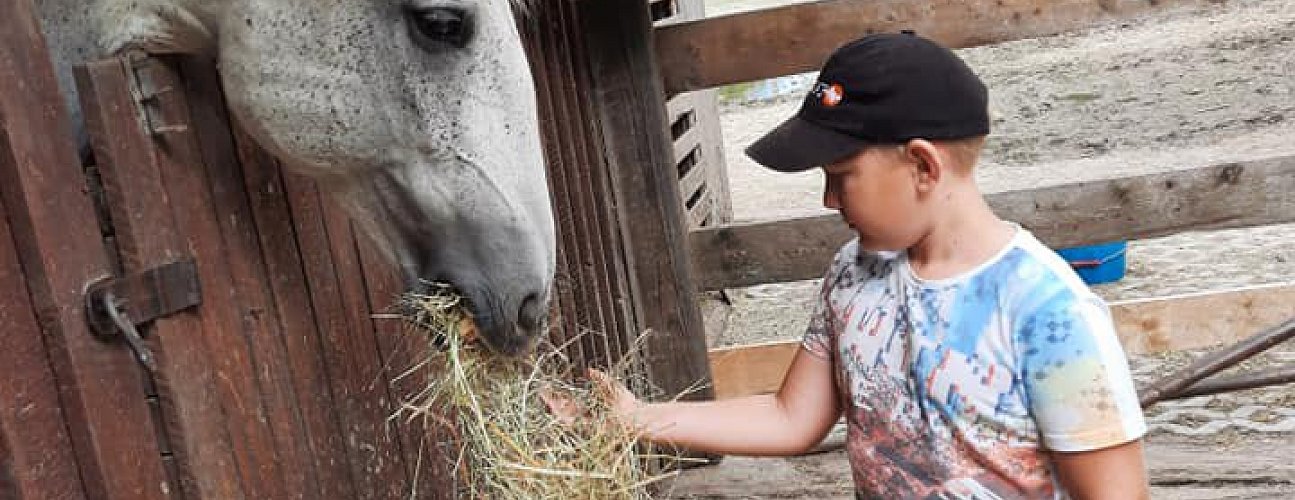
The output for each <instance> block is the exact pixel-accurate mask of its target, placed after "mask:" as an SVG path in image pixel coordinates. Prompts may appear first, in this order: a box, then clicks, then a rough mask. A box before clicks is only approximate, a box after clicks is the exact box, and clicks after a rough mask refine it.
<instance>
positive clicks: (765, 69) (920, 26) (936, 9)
mask: <svg viewBox="0 0 1295 500" xmlns="http://www.w3.org/2000/svg"><path fill="white" fill-rule="evenodd" d="M1197 3H1200V0H931V1H926V2H918V1H914V0H874V1H862V0H827V1H821V2H814V3H806V4H794V5H788V6H783V7H777V8H772V9H764V10H757V11H753V12H746V13H739V14H733V15H728V16H720V17H714V18H709V19H703V20H700V21H692V22H685V23H678V24H673V25H670V26H668V27H662V28H659V29H657V30H656V34H655V35H656V36H655V39H656V57H657V60H658V62H659V65H660V66H661V69H662V80H663V82H664V86H665V89H666V91H667V92H669V93H671V94H673V93H677V92H683V91H687V90H697V89H704V88H709V87H715V86H719V85H724V84H729V83H736V82H745V81H751V80H759V79H764V78H771V77H776V76H782V75H789V74H794V73H801V72H806V71H814V70H816V69H818V68H819V66H820V65H821V64H822V63H823V60H824V59H826V58H827V55H828V54H829V53H831V52H832V51H833V50H835V49H836V48H837V47H838V46H840V45H842V44H844V43H845V42H848V41H850V40H853V39H855V38H858V37H860V36H863V35H865V34H869V33H883V32H898V31H899V30H901V29H911V30H915V31H917V33H919V34H921V35H923V36H926V37H928V38H931V39H933V40H935V41H937V42H939V43H941V44H943V45H946V46H948V47H952V48H963V47H974V46H978V45H987V44H993V43H1001V42H1007V41H1011V40H1020V39H1024V38H1032V37H1039V36H1046V35H1053V34H1057V33H1063V32H1067V31H1074V30H1078V29H1082V28H1086V27H1090V26H1094V25H1097V24H1099V23H1103V22H1111V21H1115V20H1119V19H1128V18H1131V17H1134V16H1137V15H1140V14H1144V13H1146V12H1148V11H1150V10H1153V9H1164V8H1167V7H1170V6H1181V5H1192V4H1197Z"/></svg>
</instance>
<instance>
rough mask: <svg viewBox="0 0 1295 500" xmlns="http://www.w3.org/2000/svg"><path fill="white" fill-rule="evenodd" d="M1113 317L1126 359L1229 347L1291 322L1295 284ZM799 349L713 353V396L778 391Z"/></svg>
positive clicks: (1133, 303)
mask: <svg viewBox="0 0 1295 500" xmlns="http://www.w3.org/2000/svg"><path fill="white" fill-rule="evenodd" d="M1111 315H1112V317H1113V318H1114V320H1115V330H1116V332H1117V333H1118V334H1119V336H1120V342H1121V343H1122V344H1123V345H1124V349H1125V351H1126V352H1128V353H1129V354H1148V353H1155V352H1166V351H1178V350H1185V349H1198V348H1202V347H1212V346H1217V345H1229V344H1233V343H1235V342H1237V341H1239V340H1241V339H1244V338H1246V337H1249V336H1251V335H1254V334H1256V333H1259V332H1260V331H1262V330H1263V329H1265V328H1269V327H1272V326H1273V325H1277V324H1280V323H1281V322H1282V321H1285V320H1286V319H1288V318H1291V317H1295V283H1281V284H1271V285H1263V286H1254V287H1247V288H1242V289H1237V290H1228V291H1222V292H1205V293H1193V294H1186V295H1178V296H1173V297H1163V298H1155V299H1142V300H1130V301H1122V302H1116V303H1113V304H1111ZM799 349H800V341H799V340H786V341H781V342H768V343H763V344H757V345H751V346H739V347H728V348H721V349H712V350H711V351H710V354H709V357H710V363H711V374H712V377H713V380H714V387H715V397H716V398H717V399H726V398H732V397H740V396H745V395H750V394H768V393H772V392H774V391H777V390H778V387H780V386H781V385H782V379H783V376H784V375H785V374H786V373H787V369H788V368H789V367H790V366H791V360H792V357H793V356H795V354H796V351H797V350H799Z"/></svg>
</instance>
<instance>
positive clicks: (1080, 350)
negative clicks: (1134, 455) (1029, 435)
mask: <svg viewBox="0 0 1295 500" xmlns="http://www.w3.org/2000/svg"><path fill="white" fill-rule="evenodd" d="M1016 341H1017V348H1018V349H1020V352H1021V355H1022V358H1021V359H1022V369H1021V373H1020V377H1021V380H1022V383H1023V385H1024V388H1025V393H1026V399H1027V401H1028V404H1029V407H1030V412H1031V414H1032V415H1033V417H1034V420H1035V422H1036V424H1037V425H1038V429H1039V433H1040V435H1041V437H1042V440H1043V445H1044V447H1046V448H1048V449H1050V450H1054V451H1063V452H1065V451H1072V452H1074V451H1090V450H1097V449H1101V448H1106V447H1110V446H1115V445H1118V444H1123V443H1127V442H1129V441H1133V440H1135V439H1138V438H1139V437H1141V436H1142V435H1143V434H1145V433H1146V423H1145V422H1144V420H1143V418H1142V409H1141V406H1139V404H1138V397H1137V391H1136V389H1135V388H1134V385H1133V378H1132V376H1131V375H1130V373H1129V366H1128V361H1127V360H1126V358H1125V356H1124V350H1123V348H1122V347H1121V346H1120V343H1119V340H1118V338H1117V337H1116V335H1115V326H1114V324H1113V323H1112V321H1111V316H1110V311H1109V310H1108V309H1107V307H1106V304H1105V303H1104V302H1102V300H1101V299H1100V298H1098V297H1097V296H1095V295H1092V294H1091V293H1089V294H1086V295H1079V294H1076V293H1075V292H1073V291H1071V290H1069V289H1062V290H1060V291H1056V292H1055V293H1053V294H1052V296H1051V298H1048V299H1045V300H1044V301H1042V303H1041V304H1039V305H1038V307H1036V308H1033V310H1032V311H1030V312H1029V313H1028V314H1026V315H1025V316H1024V317H1023V318H1022V321H1021V322H1020V324H1019V326H1018V328H1017V332H1016Z"/></svg>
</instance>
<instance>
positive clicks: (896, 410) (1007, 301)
mask: <svg viewBox="0 0 1295 500" xmlns="http://www.w3.org/2000/svg"><path fill="white" fill-rule="evenodd" d="M804 345H805V347H806V349H808V350H809V351H810V352H811V353H813V354H815V355H817V356H820V357H822V358H824V359H829V360H831V362H832V363H833V369H834V370H835V373H836V385H837V389H838V392H839V397H840V398H841V403H842V408H844V409H845V415H846V420H847V424H848V441H847V442H848V444H847V451H848V453H849V456H850V463H851V468H852V470H853V474H854V481H855V485H856V488H857V491H858V494H859V497H860V498H986V499H994V498H1054V497H1057V496H1058V495H1059V492H1060V486H1059V485H1058V484H1057V483H1056V482H1055V481H1054V477H1053V475H1052V472H1051V469H1050V466H1049V460H1048V450H1054V451H1063V452H1064V451H1088V450H1095V449H1100V448H1105V447H1109V446H1114V445H1117V444H1122V443H1126V442H1129V441H1132V440H1134V439H1137V438H1139V437H1141V436H1142V434H1143V433H1145V432H1146V424H1145V423H1144V422H1143V419H1142V411H1141V409H1140V408H1139V406H1138V400H1137V394H1136V391H1135V389H1134V387H1133V382H1132V379H1131V377H1130V375H1129V370H1128V363H1127V361H1126V360H1125V357H1124V352H1123V350H1122V348H1121V347H1120V344H1119V342H1118V340H1117V339H1116V337H1115V331H1114V327H1113V325H1112V322H1111V318H1110V314H1109V311H1108V310H1107V308H1106V305H1105V303H1103V302H1102V300H1101V299H1100V298H1098V297H1097V296H1096V295H1094V294H1093V293H1092V292H1091V291H1090V290H1089V289H1088V287H1087V286H1086V285H1085V284H1084V283H1083V282H1082V281H1080V279H1079V277H1078V276H1076V275H1075V273H1074V271H1072V270H1071V269H1070V267H1069V266H1068V265H1067V264H1066V263H1065V262H1064V261H1063V260H1062V259H1061V258H1060V257H1058V256H1057V255H1056V254H1055V253H1053V252H1052V251H1051V250H1049V249H1048V248H1047V247H1045V246H1043V245H1042V244H1041V243H1039V241H1038V240H1036V239H1035V238H1034V236H1033V235H1031V234H1030V233H1029V232H1028V231H1026V230H1024V229H1020V228H1017V229H1016V235H1015V236H1014V237H1013V238H1012V241H1011V243H1009V244H1008V245H1007V246H1006V247H1005V248H1004V249H1003V250H1002V251H1001V252H999V253H998V254H997V255H996V256H994V257H993V258H992V259H990V260H989V261H988V262H986V263H984V264H982V265H981V266H979V267H977V268H976V269H974V270H971V271H969V272H967V273H964V274H963V275H961V276H957V277H954V278H950V279H944V280H923V279H921V278H919V277H917V276H915V275H914V274H913V272H912V270H911V268H910V267H909V264H908V260H907V258H906V255H905V254H904V253H873V252H867V251H860V250H859V249H858V246H857V241H854V242H851V243H848V244H846V245H845V246H844V247H842V249H841V250H840V251H839V252H838V253H837V256H836V259H835V260H834V262H833V263H832V266H831V268H830V269H829V271H828V273H827V275H826V276H825V278H824V281H823V288H822V291H821V295H820V297H819V305H818V307H817V310H816V311H815V313H814V315H813V317H812V318H811V321H810V326H809V328H808V331H807V332H806V334H805V339H804Z"/></svg>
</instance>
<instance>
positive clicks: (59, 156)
mask: <svg viewBox="0 0 1295 500" xmlns="http://www.w3.org/2000/svg"><path fill="white" fill-rule="evenodd" d="M0 75H4V76H3V77H0V128H3V131H2V132H0V202H3V204H4V207H5V210H4V211H5V214H6V215H7V218H8V224H9V225H10V231H12V235H13V237H12V241H13V244H14V246H15V247H16V249H17V257H18V261H19V262H20V263H21V266H22V272H23V274H24V275H25V278H26V280H25V281H26V283H27V286H28V287H29V290H30V294H31V306H32V309H33V310H34V311H35V312H36V319H37V321H38V322H39V324H40V325H41V328H42V330H43V334H44V338H43V341H44V345H45V349H46V350H47V351H48V355H49V360H50V366H51V367H52V369H53V374H54V378H55V379H56V380H57V382H58V390H59V399H60V401H61V403H62V405H63V412H64V415H65V417H66V418H67V433H68V437H69V438H70V440H71V445H72V450H74V452H75V454H76V458H77V463H76V465H77V466H78V468H79V473H80V474H79V475H80V479H77V478H76V477H75V476H71V477H66V476H65V477H61V478H60V480H61V481H65V485H64V486H62V487H60V488H59V489H58V490H55V491H40V492H36V494H35V496H39V497H62V495H61V494H60V493H67V494H68V496H72V497H75V496H77V495H78V492H77V490H78V484H77V483H78V482H79V483H80V485H79V486H80V487H83V488H84V493H85V496H87V497H89V498H95V499H122V500H126V499H130V500H135V499H166V498H173V496H172V495H174V494H175V492H173V491H170V490H169V488H170V486H169V485H168V481H167V475H166V473H165V471H164V469H163V466H162V460H161V453H160V449H159V446H158V441H157V437H156V429H155V427H154V425H153V421H152V416H151V414H150V410H149V407H148V405H147V403H146V401H145V398H144V385H143V383H142V381H141V370H140V367H139V366H138V365H137V364H136V362H135V360H134V358H133V357H132V356H131V353H130V351H129V350H128V349H127V348H126V347H125V346H124V345H119V344H113V343H106V342H102V341H100V340H98V339H96V338H94V337H93V336H92V335H91V333H90V331H89V328H88V327H87V325H86V321H85V311H84V305H83V303H82V300H83V299H82V292H83V291H84V289H85V287H86V285H87V284H88V283H90V282H91V281H94V280H97V279H99V278H102V277H105V276H108V275H109V274H110V273H111V266H110V264H109V260H108V257H107V255H106V254H105V252H104V248H103V243H102V235H101V234H100V232H99V224H98V221H97V217H96V215H95V211H94V208H93V206H92V203H91V200H90V197H89V195H88V193H89V192H90V189H89V188H88V186H87V185H86V182H85V177H84V176H83V174H82V171H81V165H80V162H79V161H78V159H77V154H76V151H77V148H76V144H75V143H74V142H73V140H72V138H71V130H72V127H71V126H70V125H69V124H68V118H67V116H68V115H67V110H66V109H65V108H64V106H63V97H62V96H61V95H59V91H58V88H59V87H58V83H57V81H56V79H55V78H54V68H53V67H52V66H51V65H50V59H49V51H48V49H47V48H46V46H45V41H44V38H43V37H42V36H41V33H40V30H39V28H38V25H37V22H36V18H35V15H34V9H33V8H32V2H31V1H30V0H15V1H10V2H5V3H4V4H3V7H0ZM5 324H9V323H7V322H6V323H5ZM9 333H12V332H9ZM6 349H9V347H6ZM45 411H48V410H45ZM56 442H57V441H53V442H51V444H53V443H56ZM19 444H21V443H7V446H6V448H8V449H9V452H10V453H14V452H23V451H25V450H27V449H28V448H26V447H25V446H23V447H21V448H20V447H18V445H19ZM32 451H37V452H42V453H43V452H45V451H46V450H32ZM29 458H31V457H23V461H22V462H21V463H29V462H27V460H28V459H29ZM50 465H51V466H52V467H59V465H58V463H57V462H50ZM64 465H66V464H64ZM65 472H66V471H65V470H64V473H65ZM50 473H51V474H56V475H57V474H62V473H60V472H58V469H52V470H51V471H50Z"/></svg>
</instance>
